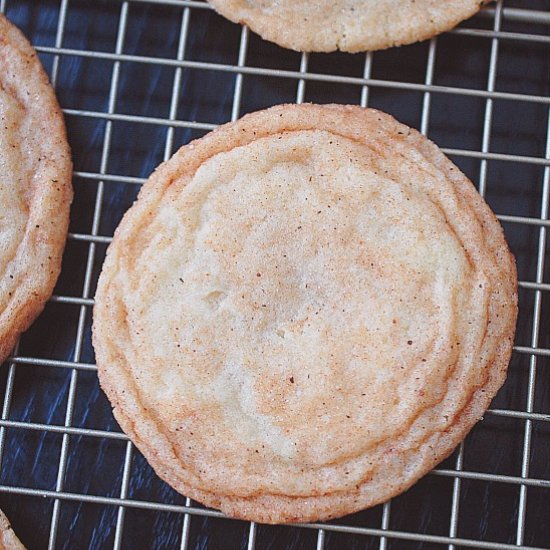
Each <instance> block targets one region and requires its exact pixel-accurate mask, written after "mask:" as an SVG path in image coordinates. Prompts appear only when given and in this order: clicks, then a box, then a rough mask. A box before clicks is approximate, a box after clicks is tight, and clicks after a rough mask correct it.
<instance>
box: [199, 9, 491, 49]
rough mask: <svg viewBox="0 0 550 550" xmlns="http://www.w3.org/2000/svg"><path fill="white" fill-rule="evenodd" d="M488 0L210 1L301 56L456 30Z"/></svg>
mask: <svg viewBox="0 0 550 550" xmlns="http://www.w3.org/2000/svg"><path fill="white" fill-rule="evenodd" d="M489 1H490V0H481V1H480V0H445V1H443V0H298V1H296V0H208V2H209V3H210V4H212V6H214V8H215V9H216V11H218V12H219V13H220V14H221V15H223V16H224V17H227V19H230V20H231V21H233V22H234V23H241V24H243V25H247V26H248V27H250V28H251V29H252V30H253V31H254V32H255V33H258V34H259V35H260V36H261V37H262V38H264V39H266V40H269V41H271V42H275V43H276V44H278V45H279V46H283V47H284V48H290V49H292V50H297V51H299V52H332V51H335V50H341V51H344V52H361V51H367V50H383V49H385V48H390V47H392V46H401V45H403V44H411V43H413V42H418V41H419V40H425V39H427V38H431V37H432V36H435V35H436V34H439V33H441V32H444V31H448V30H449V29H452V28H453V27H454V26H456V25H458V23H460V22H461V21H463V20H464V19H468V17H471V16H472V15H474V14H475V13H476V12H477V11H478V10H479V9H480V7H481V6H483V4H484V3H487V2H489Z"/></svg>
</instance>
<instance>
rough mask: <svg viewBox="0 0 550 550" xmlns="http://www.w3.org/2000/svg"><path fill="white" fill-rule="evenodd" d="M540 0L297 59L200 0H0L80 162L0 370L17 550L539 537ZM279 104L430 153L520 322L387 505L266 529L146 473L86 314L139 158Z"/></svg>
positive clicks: (544, 481)
mask: <svg viewBox="0 0 550 550" xmlns="http://www.w3.org/2000/svg"><path fill="white" fill-rule="evenodd" d="M548 8H549V5H548V2H547V0H541V1H535V0H533V1H517V2H513V1H512V0H510V1H507V2H499V3H497V4H494V5H493V7H490V8H487V9H484V10H483V11H482V12H481V13H480V14H478V15H477V16H475V17H474V18H473V19H471V20H470V21H468V22H466V23H464V24H463V25H461V26H460V27H459V28H458V29H455V30H454V31H452V32H450V33H446V34H444V35H442V36H440V37H438V38H434V39H432V40H431V41H427V42H424V43H422V44H417V45H413V46H407V47H404V48H400V49H393V50H388V51H384V52H376V53H374V54H371V53H367V54H356V55H350V54H341V53H335V54H330V55H327V54H311V55H307V54H304V55H301V54H297V53H294V52H290V51H287V50H283V49H281V48H278V47H277V46H274V45H272V44H269V43H267V42H264V41H262V40H261V39H260V38H259V37H257V36H256V35H254V34H253V33H250V32H249V31H248V30H247V29H246V28H244V27H240V26H237V25H234V24H231V23H229V22H227V21H225V20H224V19H223V18H221V17H220V16H218V15H217V14H215V13H214V12H213V10H211V8H210V7H209V6H208V5H207V4H205V3H203V2H198V1H185V0H165V1H161V0H131V1H127V2H123V1H119V0H104V1H99V0H97V1H95V0H88V1H86V0H61V1H59V0H47V1H40V2H35V1H33V0H0V11H2V12H5V13H6V14H7V16H8V17H9V18H10V19H11V20H12V21H14V22H15V23H16V24H18V25H19V26H20V27H21V28H22V30H23V31H24V32H25V34H26V35H27V36H28V37H29V39H30V40H31V41H32V43H33V44H34V45H35V47H36V48H37V50H38V51H39V53H40V56H41V59H42V61H43V63H44V65H45V67H46V69H47V71H48V72H49V74H50V77H51V80H52V82H53V84H54V86H55V87H56V91H57V94H58V97H59V100H60V103H61V105H62V107H63V108H64V112H65V115H66V119H67V126H68V132H69V139H70V142H71V145H72V148H73V154H74V160H75V177H74V187H75V201H74V204H73V210H72V220H71V229H70V231H71V232H70V235H69V241H68V244H67V248H66V253H65V258H64V264H63V272H62V275H61V277H60V280H59V283H58V285H57V288H56V291H55V295H54V296H53V297H52V299H51V300H50V302H49V303H48V305H47V307H46V309H45V311H44V313H43V314H42V315H41V317H40V318H39V319H38V320H37V321H36V323H35V324H34V325H33V327H32V328H31V329H30V330H29V331H28V332H27V333H26V334H25V335H23V337H22V338H21V341H20V342H19V344H18V346H17V348H16V350H15V352H14V354H13V357H11V358H10V359H9V360H8V362H7V364H6V365H4V366H3V368H2V371H1V373H0V398H1V403H2V404H1V420H0V466H1V470H0V507H1V508H3V509H4V510H5V512H6V513H7V515H8V516H9V517H10V519H11V521H12V524H13V526H14V528H15V530H16V531H17V532H18V533H19V535H20V537H21V539H22V540H23V542H24V543H25V544H26V545H27V546H28V547H29V548H31V549H32V548H46V547H48V548H50V549H53V548H110V547H113V548H115V549H119V548H182V549H185V548H196V549H199V548H200V549H203V548H248V549H253V548H258V549H263V548H270V549H277V548H293V549H297V548H317V549H318V550H321V549H329V548H354V549H355V548H380V549H387V548H393V549H401V548H407V549H408V548H422V549H425V548H444V547H448V548H450V549H452V548H455V547H472V548H494V549H497V548H498V549H503V548H517V547H523V548H529V547H539V548H550V467H549V463H550V461H549V460H548V458H549V457H550V429H549V428H550V422H549V421H550V374H549V373H550V300H549V296H550V292H549V291H550V268H549V262H546V261H545V260H546V258H547V256H548V255H549V250H550V247H549V245H548V242H547V236H546V234H547V231H548V228H549V227H550V221H549V220H548V207H549V192H550V118H549V109H550V96H549V91H550V35H549V30H550V12H549V11H548ZM292 101H295V102H303V101H314V102H329V101H330V102H340V103H359V104H361V105H364V106H366V105H370V106H374V107H377V108H380V109H383V110H385V111H388V112H390V113H391V114H394V115H395V116H396V117H397V118H398V119H400V120H401V121H403V122H405V123H407V124H409V125H411V126H414V127H417V128H419V129H420V130H421V131H422V132H423V133H424V134H426V135H428V136H429V137H430V138H431V139H433V140H434V141H436V142H437V143H438V144H439V145H441V146H442V147H443V148H444V150H445V151H446V152H447V154H449V155H450V156H451V158H453V160H454V161H455V162H456V163H457V164H459V166H460V167H461V168H462V170H464V171H465V172H466V173H467V174H468V175H469V177H470V178H471V179H472V180H473V181H474V182H476V183H477V185H478V188H479V191H480V193H481V194H482V195H484V196H485V197H486V199H487V201H488V202H489V204H490V205H491V206H492V208H493V210H494V211H495V212H496V213H497V214H498V217H499V219H500V220H501V222H502V224H503V226H504V229H505V231H506V235H507V238H508V240H509V242H510V245H511V248H512V250H513V252H514V254H515V255H516V258H517V262H518V271H519V277H520V296H519V301H520V315H519V321H518V331H517V337H516V346H515V348H514V350H515V351H514V354H513V357H512V361H511V365H510V373H509V377H508V380H507V382H506V384H505V386H504V387H503V388H502V390H501V391H500V393H499V395H498V396H497V398H496V399H495V400H494V402H493V404H492V407H491V409H490V411H489V412H488V413H487V415H486V416H485V419H484V420H483V421H482V422H480V423H479V424H478V425H477V426H476V427H475V428H474V430H473V431H472V432H471V434H470V435H469V436H468V438H467V439H466V441H465V442H464V443H463V444H462V445H460V447H459V448H458V449H457V451H456V452H455V453H454V455H453V456H451V457H450V458H449V459H447V460H446V461H445V462H444V463H442V464H441V465H440V466H439V467H438V468H437V469H436V470H435V471H433V472H432V473H431V474H429V475H427V476H426V477H425V478H424V479H423V480H421V481H420V482H419V483H418V484H417V485H416V486H415V487H413V488H412V489H411V490H410V491H408V492H407V493H405V494H404V495H402V496H400V497H397V498H395V499H393V500H392V501H391V502H389V503H387V504H385V505H383V506H378V507H376V508H374V509H371V510H367V511H364V512H360V513H358V514H354V515H352V516H348V517H346V518H342V519H339V520H336V521H332V522H329V523H326V524H308V525H301V526H291V527H290V526H287V527H281V526H278V527H277V526H264V525H256V524H254V523H252V524H251V523H247V522H242V521H234V520H229V519H227V518H224V517H223V515H222V514H220V513H218V512H217V511H213V510H209V509H206V508H204V507H202V506H200V505H199V504H197V503H195V502H192V501H190V500H189V499H186V498H185V497H183V496H181V495H178V494H176V493H175V492H174V491H172V490H171V489H170V488H169V487H168V486H166V485H165V484H164V483H162V482H161V481H160V480H159V479H158V478H157V477H156V476H155V474H154V473H153V472H152V470H151V469H150V467H149V466H148V465H147V463H146V462H145V461H144V459H143V457H142V456H141V455H140V454H139V452H137V451H136V450H135V449H134V448H133V446H132V445H131V443H129V442H128V440H127V438H126V437H125V435H124V434H122V433H121V431H120V429H119V428H118V426H117V425H116V423H115V421H114V420H113V417H112V415H111V412H110V407H109V404H108V403H107V401H106V399H105V398H104V396H103V394H102V393H101V391H100V389H99V387H98V384H97V377H96V372H95V370H96V369H95V365H94V358H93V351H92V347H91V343H90V326H91V309H92V306H93V295H94V290H95V284H96V281H97V276H98V273H99V271H100V268H101V263H102V261H103V258H104V255H105V249H106V246H107V245H108V243H109V242H110V240H111V237H112V234H113V231H114V228H115V227H116V225H117V223H118V222H119V220H120V218H121V216H122V214H123V212H124V211H125V210H126V209H127V208H128V207H129V206H130V204H131V203H132V201H133V200H134V199H135V197H136V194H137V191H138V188H139V185H140V184H141V183H142V182H143V181H144V178H145V177H146V176H147V175H148V174H149V173H150V172H151V171H152V169H153V168H154V167H155V166H156V165H157V164H158V163H159V162H160V161H162V160H163V159H166V158H168V157H169V156H170V155H171V154H172V153H173V152H174V150H175V149H176V148H177V147H179V146H180V145H181V144H183V143H187V142H188V141H190V140H191V139H194V138H196V137H198V136H200V135H203V134H204V133H206V132H207V131H209V130H211V129H213V128H215V127H216V126H217V125H218V124H220V123H223V122H226V121H229V120H235V119H236V118H238V117H239V116H241V115H242V114H244V113H245V112H249V111H252V110H256V109H259V108H262V107H267V106H269V105H273V104H276V103H282V102H292ZM220 444H222V445H223V442H220Z"/></svg>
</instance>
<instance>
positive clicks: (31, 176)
mask: <svg viewBox="0 0 550 550" xmlns="http://www.w3.org/2000/svg"><path fill="white" fill-rule="evenodd" d="M71 171H72V165H71V160H70V151H69V146H68V145H67V139H66V135H65V126H64V122H63V116H62V114H61V111H60V109H59V106H58V104H57V100H56V98H55V95H54V92H53V90H52V88H51V86H50V84H49V82H48V78H47V76H46V74H45V73H44V70H43V69H42V66H41V64H40V61H39V59H38V56H37V54H36V52H35V51H34V49H33V48H32V47H31V45H30V44H29V43H28V42H27V40H26V38H25V37H24V36H23V35H22V34H21V33H20V32H19V30H17V29H16V28H15V27H14V26H13V25H12V24H11V23H10V22H9V21H8V20H7V19H6V18H5V17H4V16H3V15H1V14H0V204H1V205H2V208H1V210H0V361H2V360H4V359H5V358H6V357H7V355H8V354H9V353H10V351H11V349H12V348H13V346H14V345H15V342H16V340H17V337H18V336H19V334H20V333H21V332H23V331H24V330H26V329H27V327H28V326H29V325H30V323H31V322H32V321H33V320H34V318H35V317H36V316H37V315H38V314H39V313H40V311H41V310H42V308H43V307H44V303H45V302H46V300H47V299H48V297H49V296H50V295H51V293H52V290H53V287H54V284H55V282H56V280H57V276H58V274H59V271H60V268H61V256H62V253H63V248H64V246H65V239H66V237H67V226H68V222H69V208H70V203H71V199H72V187H71Z"/></svg>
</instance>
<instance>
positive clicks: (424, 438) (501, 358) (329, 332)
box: [94, 105, 517, 523]
mask: <svg viewBox="0 0 550 550" xmlns="http://www.w3.org/2000/svg"><path fill="white" fill-rule="evenodd" d="M516 288H517V280H516V270H515V263H514V259H513V257H512V255H511V254H510V251H509V250H508V247H507V245H506V242H505V240H504V236H503V232H502V229H501V227H500V225H499V223H498V222H497V220H496V218H495V216H494V215H493V213H492V212H491V211H490V209H489V208H488V206H487V205H486V204H485V202H484V201H483V199H482V198H481V197H480V196H479V195H478V193H477V192H476V190H475V189H474V187H473V185H472V184H471V183H470V181H469V180H468V179H467V178H466V177H465V176H464V175H463V174H462V173H461V172H460V171H459V170H458V169H457V167H456V166H455V165H454V164H452V163H451V162H450V161H449V160H448V159H447V158H446V157H445V156H444V155H443V154H442V153H441V151H440V150H439V149H438V148H437V147H436V146H435V145H434V144H433V143H431V142H430V141H429V140H427V139H426V138H425V137H423V136H422V135H420V134H419V133H418V132H417V131H415V130H411V129H410V128H408V127H407V126H404V125H402V124H399V123H398V122H397V121H395V120H394V119H393V118H392V117H390V116H389V115H386V114H384V113H381V112H379V111H375V110H372V109H361V108H360V107H352V106H341V105H330V106H317V105H286V106H279V107H274V108H272V109H268V110H266V111H260V112H257V113H254V114H251V115H247V116H245V117H243V118H242V119H241V120H239V121H237V122H235V123H233V124H227V125H225V126H222V127H221V128H220V129H218V130H216V131H214V132H212V133H210V134H208V135H207V136H206V137H204V138H202V139H199V140H197V141H194V142H192V143H190V144H189V145H187V146H185V147H182V148H181V149H180V150H179V151H178V152H177V153H176V154H175V155H174V156H173V157H172V159H170V160H169V161H168V162H166V163H164V164H162V165H161V166H160V167H159V168H158V169H157V170H156V172H154V173H153V175H152V176H151V177H150V178H149V180H148V181H147V183H146V184H145V185H144V187H143V189H142V190H141V192H140V195H139V198H138V200H137V202H136V203H135V204H134V206H133V207H132V208H131V209H130V210H129V211H128V212H127V214H126V215H125V217H124V219H123V221H122V223H121V224H120V226H119V227H118V229H117V231H116V234H115V237H114V240H113V242H112V244H111V246H110V247H109V251H108V254H107V258H106V261H105V264H104V267H103V271H102V274H101V276H100V280H99V285H98V290H97V294H96V306H95V309H94V346H95V350H96V358H97V364H98V369H99V379H100V382H101V385H102V387H103V389H104V390H105V392H106V394H107V396H108V397H109V399H110V400H111V403H112V405H113V408H114V414H115V417H116V418H117V420H118V422H119V423H120V425H121V426H122V428H123V430H124V431H125V432H126V433H127V434H128V435H129V436H130V438H131V439H132V440H133V441H134V442H135V443H136V445H137V446H138V448H139V449H140V450H141V452H142V453H143V454H144V455H145V457H146V458H147V460H148V461H149V462H150V463H151V465H152V466H153V468H154V469H155V470H156V472H157V473H158V475H159V476H160V477H162V478H163V479H164V480H165V481H167V482H168V483H169V484H170V485H172V486H173V487H174V488H175V489H176V490H178V491H180V492H181V493H183V494H185V495H188V496H190V497H192V498H194V499H196V500H198V501H200V502H202V503H204V504H206V505H208V506H212V507H215V508H220V509H221V510H223V511H224V512H225V513H227V514H229V515H231V516H235V517H240V518H246V519H249V520H255V521H259V522H267V523H278V522H297V521H306V520H319V519H329V518H333V517H337V516H342V515H344V514H348V513H351V512H355V511H357V510H360V509H363V508H366V507H368V506H373V505H375V504H377V503H379V502H383V501H385V500H387V499H389V498H391V497H393V496H394V495H396V494H398V493H400V492H402V491H404V490H405V489H407V488H408V487H410V486H411V485H412V484H413V483H414V482H415V481H416V480H417V479H418V478H420V477H421V476H423V475H424V474H425V473H426V472H428V471H429V470H430V469H431V468H433V467H434V466H435V465H436V464H437V463H438V462H440V461H441V460H442V459H444V458H445V457H447V456H448V455H449V454H450V453H451V452H452V450H453V449H454V447H455V446H456V445H457V444H458V443H459V442H460V441H461V440H462V439H463V438H464V436H465V435H466V433H467V432H468V431H469V430H470V429H471V428H472V426H473V425H474V424H475V423H476V422H477V421H478V420H479V419H480V418H481V417H482V415H483V413H484V411H485V410H486V408H487V407H488V405H489V403H490V401H491V399H492V398H493V396H494V395H495V394H496V392H497V390H498V389H499V388H500V386H501V385H502V383H503V381H504V379H505V376H506V369H507V365H508V360H509V358H510V353H511V350H512V341H513V337H514V328H515V320H516V314H517V306H516V302H517V294H516Z"/></svg>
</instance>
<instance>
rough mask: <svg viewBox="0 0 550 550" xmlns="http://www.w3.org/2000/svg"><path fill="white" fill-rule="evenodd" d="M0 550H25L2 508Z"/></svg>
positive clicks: (0, 511) (0, 513)
mask: <svg viewBox="0 0 550 550" xmlns="http://www.w3.org/2000/svg"><path fill="white" fill-rule="evenodd" d="M0 550H25V547H24V546H23V545H22V544H21V541H20V540H19V539H18V538H17V535H16V534H15V533H14V532H13V529H12V528H11V525H10V522H9V521H8V518H7V517H6V516H5V515H4V513H3V512H2V510H0Z"/></svg>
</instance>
